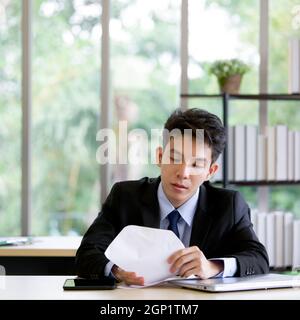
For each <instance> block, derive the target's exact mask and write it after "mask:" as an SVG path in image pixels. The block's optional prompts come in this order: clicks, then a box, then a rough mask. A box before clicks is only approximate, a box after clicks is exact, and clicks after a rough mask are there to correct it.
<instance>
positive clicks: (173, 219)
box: [168, 209, 180, 238]
mask: <svg viewBox="0 0 300 320" xmlns="http://www.w3.org/2000/svg"><path fill="white" fill-rule="evenodd" d="M179 219H180V213H179V212H178V211H177V210H176V209H175V210H173V211H172V212H170V213H169V214H168V220H169V222H170V224H169V227H168V230H171V231H173V232H174V233H175V234H176V236H177V237H178V238H179V231H178V226H177V223H178V221H179Z"/></svg>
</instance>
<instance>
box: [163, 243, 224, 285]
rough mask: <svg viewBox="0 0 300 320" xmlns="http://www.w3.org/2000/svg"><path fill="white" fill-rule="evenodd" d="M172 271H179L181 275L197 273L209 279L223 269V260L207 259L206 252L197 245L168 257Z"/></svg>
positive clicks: (202, 277)
mask: <svg viewBox="0 0 300 320" xmlns="http://www.w3.org/2000/svg"><path fill="white" fill-rule="evenodd" d="M168 263H169V264H171V268H170V272H172V273H174V272H177V273H178V274H179V275H180V276H181V277H189V276H191V275H195V276H198V277H200V278H201V279H208V278H211V277H214V276H216V275H217V274H219V273H220V272H222V271H223V269H224V266H223V261H218V260H217V261H214V260H213V261H211V260H207V259H206V257H205V255H204V253H203V252H202V251H201V250H200V249H199V248H198V247H197V246H193V247H189V248H184V249H182V250H179V251H176V252H175V253H174V254H172V255H171V256H170V257H169V258H168Z"/></svg>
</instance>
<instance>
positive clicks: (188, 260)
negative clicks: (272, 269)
mask: <svg viewBox="0 0 300 320" xmlns="http://www.w3.org/2000/svg"><path fill="white" fill-rule="evenodd" d="M165 129H166V130H165V131H166V132H168V133H171V132H172V131H176V132H177V133H178V132H180V133H181V135H178V134H177V135H176V134H174V135H172V134H169V135H166V136H165V137H164V138H165V139H164V143H163V144H164V146H163V147H159V148H158V149H157V163H158V166H159V167H160V171H161V176H160V177H158V178H152V179H151V178H143V179H141V180H138V181H127V182H119V183H116V184H115V185H114V186H113V188H112V190H111V192H110V194H109V196H108V197H107V199H106V201H105V202H104V204H103V207H102V211H101V212H100V214H99V215H98V217H97V218H96V219H95V221H94V222H93V224H92V225H91V226H90V228H89V229H88V231H87V232H86V234H85V235H84V237H83V240H82V243H81V245H80V247H79V249H78V251H77V255H76V264H77V268H78V275H79V276H82V277H91V278H97V277H99V276H101V275H107V276H109V275H110V276H114V277H115V278H116V279H117V280H119V281H124V282H125V283H127V284H136V285H143V284H144V279H143V277H140V276H139V275H138V274H135V272H133V271H134V270H122V269H121V268H119V267H118V266H116V265H114V264H113V263H112V262H110V261H108V259H107V258H106V257H105V255H104V252H105V250H106V248H107V247H108V246H109V244H110V243H111V242H112V240H113V239H114V238H115V237H116V236H117V234H118V233H119V232H120V231H121V230H122V229H123V228H124V227H125V226H127V225H140V226H146V227H153V228H161V229H168V228H169V229H172V230H173V231H174V232H175V234H176V235H177V236H178V237H179V238H180V239H181V241H182V242H183V244H184V245H185V247H186V248H184V249H182V250H179V251H178V252H175V253H174V254H172V255H171V256H170V257H169V259H168V263H169V264H170V271H171V272H177V273H178V274H179V275H181V276H183V277H187V276H189V275H192V274H194V275H197V276H199V277H201V278H203V279H207V278H210V277H228V276H245V275H250V274H259V273H267V272H268V270H269V263H268V256H267V253H266V250H265V248H264V246H263V245H262V244H261V243H260V242H259V241H258V239H257V237H256V235H255V233H254V231H253V228H252V224H251V221H250V210H249V207H248V205H247V204H246V202H245V201H244V200H243V198H242V196H241V195H240V193H239V192H236V191H233V190H227V189H222V188H216V187H213V186H212V185H211V184H210V183H209V182H208V180H209V179H210V178H211V177H212V176H213V175H214V174H215V172H216V171H217V170H218V165H217V164H216V160H217V158H218V156H219V155H220V154H221V152H222V151H223V149H224V146H225V139H226V131H225V128H224V127H223V125H222V123H221V121H220V119H219V118H218V117H217V116H215V115H213V114H211V113H209V112H206V111H204V110H200V109H189V110H187V111H185V112H183V111H180V110H176V111H175V112H174V113H173V114H172V115H171V116H170V117H169V119H168V120H167V122H166V123H165ZM199 131H200V133H201V132H202V133H203V132H204V135H203V134H202V138H203V139H202V140H201V139H200V141H199V139H198V138H199V137H200V136H201V135H199ZM187 135H188V136H187ZM182 137H183V138H182Z"/></svg>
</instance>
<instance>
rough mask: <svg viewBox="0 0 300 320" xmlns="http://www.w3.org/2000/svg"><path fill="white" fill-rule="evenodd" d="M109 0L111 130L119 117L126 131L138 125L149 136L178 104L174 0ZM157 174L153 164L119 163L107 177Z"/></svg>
mask: <svg viewBox="0 0 300 320" xmlns="http://www.w3.org/2000/svg"><path fill="white" fill-rule="evenodd" d="M111 3H112V4H111V11H112V12H111V21H110V37H111V74H112V102H111V106H112V108H113V112H112V113H113V119H114V128H115V129H116V131H117V130H118V122H119V120H126V121H128V131H130V130H131V129H133V128H140V129H144V130H146V132H147V134H148V137H150V134H151V129H162V127H163V124H164V122H165V120H166V119H167V117H168V116H169V114H170V113H171V111H173V110H174V109H175V108H176V107H178V106H179V83H180V65H179V40H180V1H172V0H166V1H158V0H156V1H143V0H134V1H132V0H130V1H129V0H127V1H124V0H122V1H121V0H115V1H112V2H111ZM128 149H130V144H129V145H128ZM149 158H150V150H149ZM148 161H149V163H151V159H148ZM158 175H159V170H158V169H157V167H156V165H154V164H152V165H142V164H141V165H134V164H132V163H131V164H129V165H122V164H121V165H116V166H115V167H114V170H113V177H112V181H117V180H126V179H139V178H141V177H143V176H158Z"/></svg>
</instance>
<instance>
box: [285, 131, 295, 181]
mask: <svg viewBox="0 0 300 320" xmlns="http://www.w3.org/2000/svg"><path fill="white" fill-rule="evenodd" d="M294 139H295V132H293V131H290V130H289V132H288V151H287V157H288V180H289V181H292V180H294V176H295V174H294V166H295V165H294V161H295V154H294Z"/></svg>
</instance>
